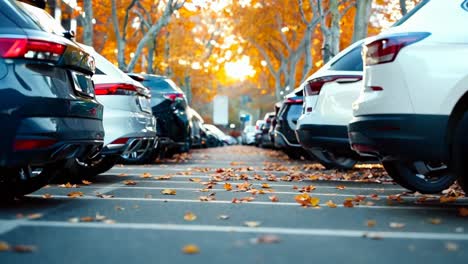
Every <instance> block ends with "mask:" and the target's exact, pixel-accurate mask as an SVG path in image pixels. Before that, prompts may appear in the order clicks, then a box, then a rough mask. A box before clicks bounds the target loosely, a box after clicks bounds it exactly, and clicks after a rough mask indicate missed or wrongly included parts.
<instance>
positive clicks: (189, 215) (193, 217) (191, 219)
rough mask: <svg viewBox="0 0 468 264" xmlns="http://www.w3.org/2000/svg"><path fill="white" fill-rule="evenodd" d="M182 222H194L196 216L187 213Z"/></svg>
mask: <svg viewBox="0 0 468 264" xmlns="http://www.w3.org/2000/svg"><path fill="white" fill-rule="evenodd" d="M184 220H185V221H189V222H191V221H195V220H197V216H196V215H195V214H194V213H192V212H187V213H185V215H184Z"/></svg>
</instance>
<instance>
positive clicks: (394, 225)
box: [389, 222, 406, 229]
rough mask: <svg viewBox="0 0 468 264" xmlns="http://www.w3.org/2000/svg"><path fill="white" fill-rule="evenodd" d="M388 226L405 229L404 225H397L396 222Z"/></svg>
mask: <svg viewBox="0 0 468 264" xmlns="http://www.w3.org/2000/svg"><path fill="white" fill-rule="evenodd" d="M389 226H390V227H391V228H398V229H400V228H403V227H405V226H406V224H404V223H397V222H391V223H390V224H389Z"/></svg>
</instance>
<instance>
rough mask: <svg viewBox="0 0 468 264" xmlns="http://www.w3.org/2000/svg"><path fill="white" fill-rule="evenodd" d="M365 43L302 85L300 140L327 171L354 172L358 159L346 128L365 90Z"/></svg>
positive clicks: (336, 57)
mask: <svg viewBox="0 0 468 264" xmlns="http://www.w3.org/2000/svg"><path fill="white" fill-rule="evenodd" d="M362 43H363V41H357V42H355V43H354V44H352V45H350V46H349V47H348V48H346V49H344V50H343V51H341V52H340V53H338V54H337V55H336V56H335V57H333V58H332V59H331V60H330V61H329V62H328V63H327V64H325V65H324V66H323V67H322V68H320V69H319V70H318V71H317V72H315V73H314V74H312V75H311V76H310V77H309V78H307V80H306V81H305V82H304V83H303V84H302V85H301V86H302V88H303V90H304V106H303V113H302V115H301V116H300V117H299V119H298V121H297V130H296V133H297V137H298V139H299V142H300V143H301V145H302V146H303V147H304V148H305V149H306V150H307V151H309V152H310V153H311V154H312V155H314V156H315V158H316V159H317V160H318V161H319V162H320V163H321V164H322V165H323V166H325V167H326V168H327V169H351V168H352V167H353V166H354V165H355V164H356V162H357V159H358V158H359V156H358V155H356V153H355V152H353V151H352V150H351V149H350V147H349V139H348V128H347V126H348V123H349V121H350V120H351V119H352V117H353V112H352V103H353V101H355V100H356V99H357V98H358V96H359V92H360V90H361V86H362V70H363V69H362V65H363V63H362V57H361V50H362ZM296 111H297V108H296Z"/></svg>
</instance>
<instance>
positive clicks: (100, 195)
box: [96, 193, 114, 199]
mask: <svg viewBox="0 0 468 264" xmlns="http://www.w3.org/2000/svg"><path fill="white" fill-rule="evenodd" d="M96 197H99V198H103V199H109V198H114V195H112V194H103V193H97V194H96Z"/></svg>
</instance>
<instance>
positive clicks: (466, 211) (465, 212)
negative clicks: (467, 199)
mask: <svg viewBox="0 0 468 264" xmlns="http://www.w3.org/2000/svg"><path fill="white" fill-rule="evenodd" d="M458 214H459V215H460V216H463V217H467V216H468V208H465V207H460V208H458Z"/></svg>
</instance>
